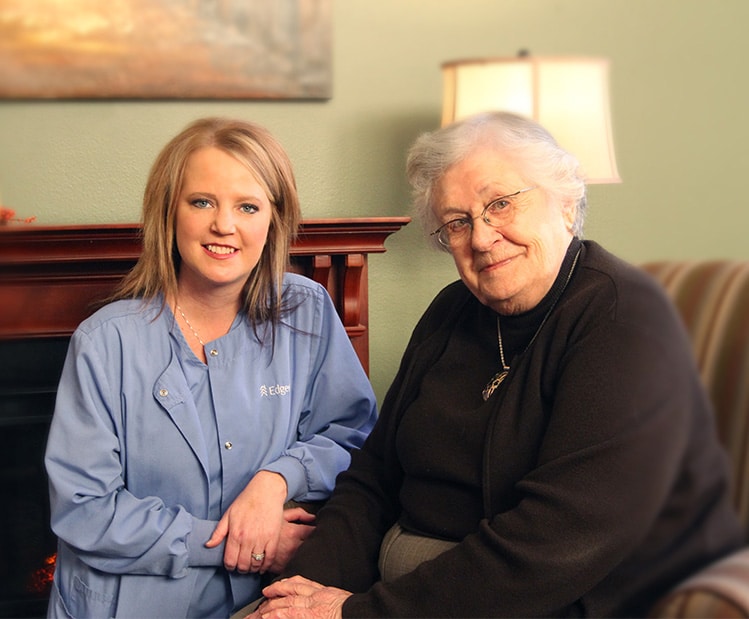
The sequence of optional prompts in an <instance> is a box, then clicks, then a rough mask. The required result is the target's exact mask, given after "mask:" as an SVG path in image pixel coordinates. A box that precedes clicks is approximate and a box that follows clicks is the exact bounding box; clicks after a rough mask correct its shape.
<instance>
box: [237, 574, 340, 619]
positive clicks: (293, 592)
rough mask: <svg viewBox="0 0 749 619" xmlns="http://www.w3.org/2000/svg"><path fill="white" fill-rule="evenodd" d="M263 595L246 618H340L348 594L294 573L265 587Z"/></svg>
mask: <svg viewBox="0 0 749 619" xmlns="http://www.w3.org/2000/svg"><path fill="white" fill-rule="evenodd" d="M263 595H264V596H265V597H266V598H267V600H266V601H265V602H263V603H262V604H261V605H260V607H259V608H258V609H257V610H256V611H255V612H254V613H252V614H251V615H249V616H248V619H341V607H342V606H343V603H344V602H345V601H346V599H347V598H348V597H349V596H350V595H351V593H349V592H348V591H344V590H343V589H336V588H335V587H325V586H323V585H321V584H320V583H318V582H314V581H312V580H308V579H307V578H304V577H302V576H293V577H291V578H285V579H284V580H279V581H277V582H274V583H273V584H272V585H269V586H267V587H266V588H265V589H263Z"/></svg>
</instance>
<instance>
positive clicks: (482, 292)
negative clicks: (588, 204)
mask: <svg viewBox="0 0 749 619" xmlns="http://www.w3.org/2000/svg"><path fill="white" fill-rule="evenodd" d="M529 186H532V183H530V182H529V181H528V180H526V179H524V178H523V177H522V176H521V174H520V170H519V168H518V166H517V165H516V164H515V163H514V162H513V160H512V159H510V158H507V157H505V156H503V155H502V154H501V153H498V152H496V151H494V150H491V149H481V150H478V151H476V152H474V153H473V154H471V155H469V156H468V157H466V158H465V159H463V160H462V161H460V162H458V163H457V164H455V165H454V166H452V167H451V168H448V170H447V172H446V173H445V174H444V176H443V177H442V179H441V181H440V182H439V183H438V184H437V186H436V187H435V193H434V201H433V204H434V211H435V215H436V216H437V218H438V219H439V220H440V222H441V223H445V222H447V221H450V220H452V219H455V218H458V217H471V218H474V217H475V218H477V219H475V220H474V221H473V230H472V231H471V233H470V234H468V235H467V236H466V239H465V241H464V242H462V243H461V244H459V245H457V246H455V247H453V248H452V249H451V252H452V255H453V258H454V260H455V265H456V266H457V268H458V273H459V274H460V277H461V279H462V280H463V282H464V283H465V284H466V286H468V288H469V289H470V290H471V292H473V294H474V295H476V297H477V298H478V299H479V301H481V302H482V303H483V304H484V305H488V306H489V307H491V308H492V309H493V310H495V311H496V312H498V313H501V314H516V313H519V312H523V311H526V310H529V309H531V308H533V307H535V306H536V305H537V304H538V303H539V301H541V299H542V298H543V297H544V295H546V293H547V292H548V291H549V289H550V288H551V285H552V284H553V283H554V279H555V278H556V276H557V273H558V272H559V269H560V267H561V264H562V260H563V259H564V256H565V253H566V251H567V247H568V246H569V243H570V241H571V240H572V237H573V234H572V224H573V221H574V216H575V212H574V211H575V209H574V207H573V206H570V205H568V206H564V205H562V204H559V203H558V202H553V201H551V200H549V199H548V198H547V197H546V195H545V192H543V191H542V190H541V189H534V190H532V191H527V192H524V193H521V194H519V195H518V196H516V197H515V198H513V207H512V208H513V211H512V215H511V216H510V219H509V221H508V222H507V223H506V224H504V225H502V226H501V227H500V228H492V227H491V226H489V225H487V224H486V223H485V222H484V221H483V220H482V219H481V218H480V217H479V216H480V215H481V213H482V211H483V209H484V207H485V206H486V205H487V204H489V203H490V202H492V201H493V200H495V199H496V198H499V197H501V196H506V195H509V194H512V193H515V192H516V191H519V190H521V189H525V188H527V187H529Z"/></svg>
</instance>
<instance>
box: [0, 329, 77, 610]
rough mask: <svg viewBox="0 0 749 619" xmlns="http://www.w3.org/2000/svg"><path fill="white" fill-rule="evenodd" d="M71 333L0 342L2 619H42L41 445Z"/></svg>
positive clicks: (48, 562)
mask: <svg viewBox="0 0 749 619" xmlns="http://www.w3.org/2000/svg"><path fill="white" fill-rule="evenodd" d="M67 345H68V338H45V339H25V340H8V341H0V497H2V508H0V531H2V535H0V617H24V618H25V617H44V616H46V611H47V602H48V599H49V591H50V587H51V582H52V581H51V578H52V573H53V570H54V555H55V551H56V545H57V540H56V538H55V536H54V534H53V533H52V531H51V530H50V526H49V494H48V485H47V476H46V472H45V470H44V448H45V445H46V441H47V432H48V430H49V422H50V420H51V418H52V411H53V409H54V402H55V393H56V391H57V383H58V381H59V377H60V372H61V371H62V364H63V361H64V359H65V352H66V350H67Z"/></svg>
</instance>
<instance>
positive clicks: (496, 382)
mask: <svg viewBox="0 0 749 619" xmlns="http://www.w3.org/2000/svg"><path fill="white" fill-rule="evenodd" d="M505 378H507V370H502V371H500V372H497V373H496V374H495V375H494V377H493V378H492V379H491V380H490V381H489V383H488V384H487V385H486V387H485V388H484V390H483V391H482V392H481V395H482V396H483V398H484V402H486V401H487V400H488V399H489V398H490V397H491V395H492V393H494V391H495V390H496V388H497V387H499V386H500V385H501V384H502V381H503V380H504V379H505Z"/></svg>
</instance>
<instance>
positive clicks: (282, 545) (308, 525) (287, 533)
mask: <svg viewBox="0 0 749 619" xmlns="http://www.w3.org/2000/svg"><path fill="white" fill-rule="evenodd" d="M283 519H284V523H283V525H282V526H281V536H280V538H279V540H278V550H277V551H276V556H275V557H274V559H273V561H272V563H270V564H269V565H268V571H269V572H272V573H274V574H280V573H281V572H283V570H284V569H285V568H286V564H287V563H288V562H289V561H290V560H291V558H292V557H293V556H294V555H295V554H296V551H297V550H298V548H299V546H301V545H302V542H303V541H304V540H306V539H307V538H308V537H309V536H310V535H311V534H312V531H314V530H315V527H314V526H313V524H314V522H315V519H316V516H315V515H314V514H310V513H309V512H308V511H305V510H304V509H303V508H301V507H292V508H291V509H285V510H284V512H283Z"/></svg>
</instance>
